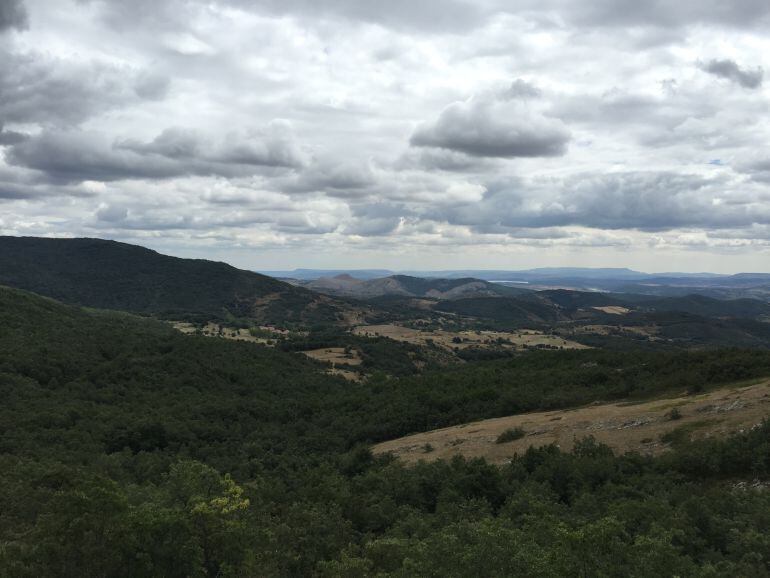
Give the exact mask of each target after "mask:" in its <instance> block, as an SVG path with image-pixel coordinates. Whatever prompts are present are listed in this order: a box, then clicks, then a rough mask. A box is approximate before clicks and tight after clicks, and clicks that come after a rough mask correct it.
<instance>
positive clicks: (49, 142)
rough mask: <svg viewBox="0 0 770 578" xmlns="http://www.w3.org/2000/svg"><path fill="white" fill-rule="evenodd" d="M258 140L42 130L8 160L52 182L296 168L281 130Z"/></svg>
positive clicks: (294, 153) (171, 132) (295, 152)
mask: <svg viewBox="0 0 770 578" xmlns="http://www.w3.org/2000/svg"><path fill="white" fill-rule="evenodd" d="M271 128H274V127H268V131H267V134H265V135H259V136H256V137H255V136H254V135H252V136H236V135H234V134H229V135H227V137H226V138H225V139H224V140H223V141H222V142H219V143H217V142H216V141H214V142H213V143H212V139H206V138H204V136H203V135H200V134H198V133H197V132H195V131H190V130H184V129H178V128H172V129H167V130H165V131H163V132H162V133H161V134H160V135H158V136H157V137H156V138H155V139H153V140H152V141H150V142H142V141H138V140H118V141H114V142H110V140H109V139H108V138H107V137H106V136H105V135H103V134H99V133H95V132H89V131H81V130H65V131H54V130H51V131H43V132H41V133H40V134H37V135H35V136H33V137H30V138H28V139H25V140H22V141H21V142H19V143H17V144H15V145H13V146H12V147H10V148H9V149H8V152H7V153H6V158H7V160H8V162H10V163H11V164H13V165H17V166H21V167H25V168H28V169H34V170H36V171H40V172H41V173H43V174H45V175H46V176H47V177H48V178H50V179H51V180H52V181H55V182H65V183H66V182H82V181H87V180H91V181H119V180H126V179H169V178H173V177H184V176H190V175H215V176H224V177H239V176H248V175H253V174H257V173H259V172H260V170H261V169H273V168H287V167H293V166H298V165H299V164H300V163H301V158H302V154H301V152H300V151H299V148H298V147H297V145H296V143H295V142H294V141H293V139H292V138H291V136H290V134H289V133H287V131H286V130H285V127H283V126H281V127H280V128H279V130H277V131H276V130H270V129H271Z"/></svg>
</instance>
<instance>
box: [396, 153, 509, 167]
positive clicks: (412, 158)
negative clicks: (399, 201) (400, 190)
mask: <svg viewBox="0 0 770 578" xmlns="http://www.w3.org/2000/svg"><path fill="white" fill-rule="evenodd" d="M493 162H494V161H490V160H488V159H484V158H479V157H473V156H470V155H467V154H465V153H461V152H456V151H452V150H449V149H438V148H416V149H409V150H407V151H406V152H405V153H404V154H403V155H402V156H401V158H399V159H398V161H397V162H396V163H395V168H396V169H398V170H403V169H406V170H411V169H426V170H440V171H448V172H468V171H471V172H472V171H480V170H484V169H488V168H491V166H492V163H493Z"/></svg>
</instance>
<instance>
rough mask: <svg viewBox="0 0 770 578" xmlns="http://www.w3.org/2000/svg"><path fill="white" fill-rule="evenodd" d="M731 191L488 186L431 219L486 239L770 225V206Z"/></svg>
mask: <svg viewBox="0 0 770 578" xmlns="http://www.w3.org/2000/svg"><path fill="white" fill-rule="evenodd" d="M732 186H733V185H732V184H731V183H729V182H728V181H726V180H724V179H722V178H710V179H709V178H705V177H702V176H699V175H693V174H681V173H671V172H654V171H644V172H624V173H611V174H577V175H573V176H570V177H566V178H561V179H545V180H543V179H539V180H537V179H536V180H522V179H513V180H505V181H501V182H492V183H490V184H489V185H488V189H487V193H486V194H485V196H484V198H483V199H482V201H481V202H479V203H474V204H472V205H466V206H459V207H453V208H449V209H443V210H442V209H439V210H431V211H429V212H428V213H427V214H428V215H430V216H431V218H433V219H436V220H446V221H447V222H449V223H452V224H458V225H468V226H472V227H474V228H476V229H477V230H480V231H484V232H491V231H500V230H502V229H501V227H503V228H505V227H511V228H522V227H524V228H547V227H565V226H583V227H591V228H595V229H606V230H616V229H638V230H644V231H663V230H668V229H674V228H684V227H710V228H728V227H740V226H751V225H753V224H755V223H768V222H770V206H768V205H767V204H766V203H765V204H764V205H761V206H760V205H757V204H756V203H753V202H751V198H749V199H745V198H744V199H732V198H731V193H730V189H731V187H732Z"/></svg>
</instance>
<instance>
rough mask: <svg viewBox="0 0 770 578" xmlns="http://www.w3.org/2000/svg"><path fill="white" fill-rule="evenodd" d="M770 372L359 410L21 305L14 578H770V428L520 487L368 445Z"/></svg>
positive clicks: (552, 465)
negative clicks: (409, 460)
mask: <svg viewBox="0 0 770 578" xmlns="http://www.w3.org/2000/svg"><path fill="white" fill-rule="evenodd" d="M769 372H770V353H769V352H767V351H741V350H721V351H701V352H666V353H650V352H641V351H636V352H634V351H630V352H611V351H599V350H584V351H558V352H531V353H528V354H527V355H523V356H520V357H518V358H516V359H510V360H501V361H495V362H489V363H486V364H483V365H477V364H470V363H469V364H466V365H465V366H464V367H463V369H462V371H457V370H454V369H453V370H448V371H438V372H429V373H425V374H423V375H419V376H414V377H410V378H406V379H402V378H391V379H387V378H385V377H384V376H380V377H374V378H372V379H371V380H369V381H367V382H364V383H361V384H357V385H356V386H355V387H351V384H350V383H349V382H346V381H344V380H342V379H341V378H336V377H333V376H329V375H325V374H323V373H321V367H320V366H318V365H316V364H314V363H313V362H312V361H311V360H309V359H307V358H305V357H304V356H301V355H294V354H289V353H284V352H281V351H277V350H275V349H271V348H267V347H264V346H260V345H257V344H253V343H245V342H235V341H229V340H225V339H212V338H207V337H203V336H195V335H190V336H186V335H182V334H181V333H179V332H177V331H174V330H173V329H171V328H170V327H169V326H168V325H167V324H164V323H161V322H158V321H155V320H150V319H141V318H137V317H135V316H133V315H129V314H125V313H116V312H104V311H93V310H83V309H80V308H76V307H72V306H67V305H63V304H61V303H57V302H55V301H53V300H50V299H45V298H42V297H39V296H37V295H33V294H31V293H26V292H23V291H19V290H14V289H7V288H3V287H0V396H1V398H2V400H3V403H2V404H0V576H9V577H11V576H12V577H19V578H42V577H47V576H56V577H62V578H70V577H72V578H76V577H77V578H80V577H82V576H104V577H112V576H121V577H123V576H126V577H142V578H146V577H151V576H167V577H169V578H177V577H178V578H183V577H190V576H221V577H230V578H234V577H240V576H271V577H276V578H279V577H294V576H313V577H315V576H322V577H336V576H383V577H388V576H392V577H394V578H396V577H403V576H448V577H462V576H472V575H477V576H543V577H545V576H668V575H679V576H766V575H767V571H768V570H769V569H770V568H769V567H768V564H767V560H768V557H767V555H766V553H767V552H770V540H769V539H768V538H767V536H768V528H769V522H768V516H767V512H768V511H770V509H769V508H770V492H759V491H757V492H755V491H747V490H739V489H735V490H731V489H730V488H731V487H732V485H733V484H735V483H736V482H738V481H743V480H749V481H751V480H754V479H755V478H760V479H767V477H768V476H770V463H769V462H768V459H767V456H768V447H769V446H768V444H769V443H770V426H767V425H766V426H758V427H756V428H754V429H752V430H751V431H747V432H745V433H741V434H738V435H737V436H736V437H735V438H733V439H727V440H720V439H709V440H706V441H703V442H697V443H696V442H693V443H692V444H689V443H687V442H686V439H682V440H680V442H677V443H681V447H680V446H675V447H673V448H672V451H671V452H670V453H669V454H667V455H666V456H664V457H663V458H659V459H652V458H643V457H641V456H639V455H629V456H624V457H614V456H613V455H612V453H611V451H609V449H608V448H606V447H603V446H599V445H598V444H596V443H594V442H593V441H591V440H590V439H588V440H586V441H583V442H580V443H579V444H578V446H577V447H576V450H575V452H574V453H572V454H565V453H562V452H560V450H559V449H558V448H557V447H555V446H548V447H545V448H542V449H539V450H530V451H528V452H527V453H526V454H525V455H523V456H519V457H517V458H515V459H514V460H513V461H512V462H511V463H510V464H509V465H507V466H504V467H500V468H498V467H493V466H491V465H489V464H487V463H485V462H483V461H481V460H473V461H464V460H462V459H457V460H454V461H452V462H449V463H448V462H437V463H433V464H425V463H423V464H419V465H417V466H416V467H414V468H406V467H404V466H403V465H401V464H399V463H398V462H394V461H392V460H390V459H388V458H383V457H374V456H372V455H371V454H370V453H369V452H368V451H367V450H366V448H364V447H361V446H360V445H359V444H361V443H369V442H372V441H378V440H383V439H389V438H392V437H400V436H402V435H404V434H406V433H409V432H414V431H424V430H426V429H430V428H435V427H441V426H444V425H452V424H459V423H465V422H467V421H469V420H474V419H481V418H486V417H491V416H495V415H501V414H502V413H508V412H519V411H528V410H531V409H538V408H539V409H543V408H558V407H571V406H574V405H575V404H584V403H590V402H592V401H594V400H598V399H610V398H613V399H617V398H623V397H630V398H637V397H640V396H641V397H647V396H651V395H656V394H657V393H660V392H662V391H668V390H671V389H672V388H673V389H675V390H676V391H681V390H682V388H684V387H687V388H688V389H692V390H693V391H696V390H697V388H699V387H709V386H711V385H714V384H720V383H724V382H731V381H733V380H736V379H750V378H753V377H759V376H766V375H768V373H769ZM429 449H430V448H426V449H425V451H428V450H429ZM217 470H218V471H217ZM223 474H230V475H223ZM639 569H643V571H641V572H640V571H638V570H639Z"/></svg>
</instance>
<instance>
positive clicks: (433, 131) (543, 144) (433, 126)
mask: <svg viewBox="0 0 770 578" xmlns="http://www.w3.org/2000/svg"><path fill="white" fill-rule="evenodd" d="M570 138H571V137H570V133H569V131H568V130H567V128H566V127H565V126H564V124H563V123H562V122H561V121H559V120H557V119H553V118H545V117H543V116H542V115H540V114H539V113H535V112H533V111H531V110H529V109H528V108H527V107H525V106H522V105H521V104H520V103H518V102H514V101H508V102H506V101H494V100H493V101H490V100H486V99H474V100H471V101H469V102H456V103H454V104H451V105H449V106H448V107H447V108H445V109H444V110H443V111H442V112H441V114H440V115H439V116H438V118H437V119H436V120H435V121H434V122H428V123H425V124H423V125H421V126H420V127H418V128H417V130H416V131H415V132H414V134H412V137H411V139H410V143H411V144H412V145H413V146H418V147H436V148H443V149H449V150H454V151H458V152H462V153H465V154H468V155H471V156H476V157H498V158H515V157H552V156H561V155H563V154H564V153H565V152H566V150H567V143H568V142H569V140H570Z"/></svg>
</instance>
